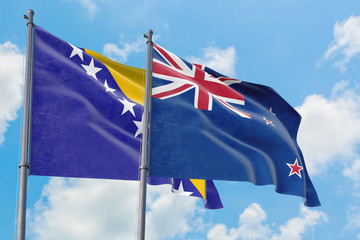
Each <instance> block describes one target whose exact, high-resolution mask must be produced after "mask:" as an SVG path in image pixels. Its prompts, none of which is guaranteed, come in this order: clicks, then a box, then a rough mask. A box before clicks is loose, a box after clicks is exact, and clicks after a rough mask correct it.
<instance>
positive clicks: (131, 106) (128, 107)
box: [119, 98, 136, 117]
mask: <svg viewBox="0 0 360 240" xmlns="http://www.w3.org/2000/svg"><path fill="white" fill-rule="evenodd" d="M119 101H120V102H121V103H122V104H123V105H124V108H123V111H122V113H121V115H123V114H124V113H126V112H127V111H130V112H131V114H132V115H133V116H134V117H135V112H134V106H135V105H136V104H135V103H132V102H129V101H128V100H126V99H125V98H124V100H121V99H119Z"/></svg>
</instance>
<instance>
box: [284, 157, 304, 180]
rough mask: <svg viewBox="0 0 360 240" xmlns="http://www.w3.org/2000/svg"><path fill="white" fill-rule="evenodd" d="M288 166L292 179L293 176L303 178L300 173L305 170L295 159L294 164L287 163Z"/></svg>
mask: <svg viewBox="0 0 360 240" xmlns="http://www.w3.org/2000/svg"><path fill="white" fill-rule="evenodd" d="M286 164H287V165H288V166H289V168H291V171H290V173H289V177H290V176H291V175H293V174H296V175H298V176H299V177H300V178H302V177H301V174H300V171H301V170H303V167H302V166H299V164H298V160H297V159H295V162H294V164H290V163H286Z"/></svg>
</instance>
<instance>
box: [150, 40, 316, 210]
mask: <svg viewBox="0 0 360 240" xmlns="http://www.w3.org/2000/svg"><path fill="white" fill-rule="evenodd" d="M152 96H153V98H152V109H151V112H152V117H151V118H152V119H151V124H152V125H151V157H150V176H153V177H176V178H198V179H213V180H233V181H248V182H252V183H254V184H256V185H267V184H274V185H275V186H276V191H277V192H279V193H284V194H290V195H297V196H302V197H304V199H305V205H307V206H319V205H320V202H319V199H318V197H317V193H316V190H315V188H314V186H313V184H312V183H311V180H310V178H309V176H308V173H307V170H306V166H305V162H304V158H303V155H302V153H301V150H300V148H299V146H298V144H297V141H296V138H297V131H298V128H299V124H300V120H301V116H300V115H299V114H298V113H297V112H296V111H295V110H294V109H293V108H292V107H291V106H290V105H289V104H288V103H287V102H286V101H285V100H284V99H283V98H282V97H281V96H279V95H278V94H277V93H276V92H275V91H274V90H273V89H272V88H270V87H267V86H263V85H258V84H253V83H248V82H244V81H239V80H236V79H231V78H228V77H226V76H224V75H222V74H220V73H218V72H216V71H214V70H212V69H210V68H208V67H205V66H201V65H198V64H191V63H189V62H187V61H185V60H183V59H181V58H179V57H178V56H176V55H174V54H173V53H171V52H169V51H167V50H165V49H164V48H162V47H160V46H158V45H154V51H153V78H152Z"/></svg>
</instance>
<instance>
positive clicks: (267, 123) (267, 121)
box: [263, 117, 275, 127]
mask: <svg viewBox="0 0 360 240" xmlns="http://www.w3.org/2000/svg"><path fill="white" fill-rule="evenodd" d="M263 119H264V120H265V122H266V125H269V124H270V125H272V126H273V127H275V125H274V124H273V122H272V121H270V120H267V119H266V117H263Z"/></svg>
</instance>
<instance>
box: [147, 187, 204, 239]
mask: <svg viewBox="0 0 360 240" xmlns="http://www.w3.org/2000/svg"><path fill="white" fill-rule="evenodd" d="M172 195H174V194H172V193H171V186H170V185H167V186H163V187H159V186H149V195H148V196H149V197H148V212H147V220H146V221H147V229H151V230H150V231H148V232H147V239H154V240H157V239H169V238H174V237H176V236H178V237H181V236H183V235H185V234H186V233H188V232H189V231H191V230H194V229H196V228H199V227H200V228H201V226H199V224H200V225H201V218H196V216H197V215H201V214H199V213H200V212H199V211H200V210H199V209H197V208H196V202H197V201H198V198H195V197H187V196H176V197H174V196H172ZM170 199H171V200H170Z"/></svg>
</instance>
